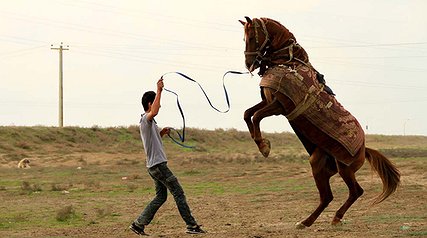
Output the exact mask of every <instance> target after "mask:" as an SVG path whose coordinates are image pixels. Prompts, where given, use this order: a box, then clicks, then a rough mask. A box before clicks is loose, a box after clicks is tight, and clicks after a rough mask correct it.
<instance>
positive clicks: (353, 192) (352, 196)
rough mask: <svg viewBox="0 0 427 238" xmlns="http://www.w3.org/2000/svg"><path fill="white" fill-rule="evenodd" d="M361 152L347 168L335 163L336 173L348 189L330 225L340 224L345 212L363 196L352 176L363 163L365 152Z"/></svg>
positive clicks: (361, 189)
mask: <svg viewBox="0 0 427 238" xmlns="http://www.w3.org/2000/svg"><path fill="white" fill-rule="evenodd" d="M361 151H362V153H360V152H359V157H358V158H357V159H356V160H355V161H354V162H353V163H352V164H351V165H349V166H347V165H345V164H343V163H341V162H339V161H338V162H337V164H338V172H339V174H340V175H341V177H342V178H343V180H344V182H345V184H346V185H347V187H348V190H349V195H348V198H347V200H346V201H345V203H344V204H343V205H342V206H341V207H340V209H338V211H337V212H336V213H335V217H334V219H333V220H332V225H337V224H341V219H342V218H343V216H344V214H345V212H346V211H347V210H348V209H349V208H350V206H351V205H353V203H354V202H355V201H356V200H357V199H358V198H359V197H360V196H362V194H363V188H362V187H361V186H360V185H359V183H358V182H357V181H356V176H355V174H354V173H356V171H357V170H359V168H360V167H361V166H362V165H363V162H364V154H365V151H364V150H363V149H361Z"/></svg>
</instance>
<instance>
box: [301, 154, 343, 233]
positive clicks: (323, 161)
mask: <svg viewBox="0 0 427 238" xmlns="http://www.w3.org/2000/svg"><path fill="white" fill-rule="evenodd" d="M310 165H311V170H312V173H313V177H314V181H315V182H316V186H317V189H318V190H319V195H320V204H319V206H318V207H317V208H316V210H314V212H313V213H312V214H311V215H310V216H309V217H307V219H305V220H304V221H302V222H298V223H297V224H296V227H297V228H298V229H303V228H305V227H309V226H311V225H312V224H313V223H314V222H315V221H316V219H317V218H318V217H319V216H320V214H321V213H322V212H323V210H325V208H326V207H327V206H328V205H329V203H330V202H331V201H332V200H333V199H334V196H333V195H332V191H331V186H330V184H329V179H330V178H331V177H332V176H333V175H334V174H336V173H337V166H336V162H335V159H334V158H332V157H331V156H329V155H328V154H326V153H325V152H324V151H323V150H321V149H319V148H316V149H315V150H314V152H313V154H312V155H311V156H310Z"/></svg>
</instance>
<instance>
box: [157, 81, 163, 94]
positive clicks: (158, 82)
mask: <svg viewBox="0 0 427 238" xmlns="http://www.w3.org/2000/svg"><path fill="white" fill-rule="evenodd" d="M164 87H165V85H164V84H163V78H160V79H159V81H157V92H161V91H162V90H163V88H164Z"/></svg>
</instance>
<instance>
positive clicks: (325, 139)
mask: <svg viewBox="0 0 427 238" xmlns="http://www.w3.org/2000/svg"><path fill="white" fill-rule="evenodd" d="M240 22H241V23H242V24H243V26H244V32H245V43H246V49H245V64H246V67H247V68H248V70H249V71H250V72H252V71H254V70H255V69H257V68H259V75H260V76H262V79H261V83H260V86H261V98H262V101H261V102H260V103H258V104H256V105H255V106H253V107H251V108H249V109H248V110H246V111H245V114H244V119H245V122H246V124H247V125H248V128H249V132H250V134H251V136H252V138H253V139H254V141H255V143H256V144H257V146H258V148H259V150H260V152H261V153H262V154H263V155H264V157H268V155H269V153H270V147H271V146H270V142H269V141H268V140H267V139H265V138H263V137H262V135H261V131H260V125H259V124H260V121H261V120H262V119H263V118H265V117H269V116H272V115H284V116H286V117H287V119H288V120H289V124H290V125H291V127H292V128H293V130H294V132H295V134H296V135H297V136H298V138H299V139H300V141H301V142H302V144H303V145H304V147H305V149H306V150H307V152H308V153H309V155H310V158H309V161H310V165H311V168H312V174H313V177H314V180H315V182H316V186H317V189H318V191H319V194H320V204H319V205H318V207H317V208H316V209H315V210H314V212H313V213H312V214H311V215H310V216H309V217H307V218H306V219H305V220H303V221H301V222H298V223H297V224H296V227H297V228H299V229H302V228H305V227H309V226H311V225H312V224H313V223H314V222H315V221H316V219H317V218H318V217H319V215H320V214H321V213H322V211H323V210H324V209H325V208H326V207H327V206H328V204H329V203H330V202H331V201H332V199H333V195H332V191H331V187H330V183H329V180H330V178H331V177H332V176H333V175H335V174H336V173H339V175H340V176H341V177H342V179H343V180H344V182H345V183H346V185H347V187H348V189H349V196H348V198H347V201H345V203H344V204H343V205H342V206H341V207H340V208H339V209H338V211H337V212H336V213H335V216H334V218H333V220H332V224H333V225H336V224H340V223H341V219H342V218H343V216H344V214H345V212H346V211H347V210H348V209H349V208H350V206H351V205H352V204H353V203H354V202H355V201H356V200H357V199H358V198H359V197H360V196H361V195H362V194H363V189H362V187H361V186H360V185H359V183H358V182H357V181H356V177H355V173H356V171H358V170H359V169H360V167H361V166H362V165H363V163H364V161H365V158H366V159H367V160H368V161H369V163H370V165H371V167H372V168H373V169H374V170H375V171H376V172H377V174H378V175H379V176H380V178H381V180H382V183H383V191H382V193H381V194H380V195H379V196H378V197H377V198H376V200H375V202H374V203H379V202H382V201H383V200H384V199H386V198H387V197H388V196H390V195H391V194H392V193H393V192H394V191H395V190H396V188H397V187H398V185H399V183H400V172H399V171H398V169H397V168H396V167H395V166H394V165H393V163H392V162H391V161H390V160H388V159H387V158H386V157H385V156H384V155H382V154H381V153H380V152H378V151H376V150H373V149H370V148H367V147H365V136H364V132H363V129H362V128H361V126H360V124H359V123H358V121H357V120H356V118H354V117H353V116H352V115H351V114H350V113H349V112H348V111H346V110H345V109H344V108H343V107H342V106H341V104H340V103H339V102H338V101H337V100H336V99H335V97H334V94H333V93H332V91H331V90H330V89H329V88H328V87H327V86H326V85H325V82H324V80H323V77H322V75H320V74H319V73H318V72H317V71H316V70H315V69H314V67H313V66H312V65H311V64H310V62H309V59H308V55H307V53H306V52H305V50H304V49H303V48H302V47H301V46H300V45H299V44H298V43H297V41H296V39H295V37H294V36H293V34H292V33H291V32H289V30H288V29H286V28H285V27H284V26H283V25H281V24H280V23H279V22H277V21H274V20H272V19H268V18H259V19H257V18H254V19H250V18H249V17H246V22H245V21H240Z"/></svg>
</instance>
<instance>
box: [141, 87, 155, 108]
mask: <svg viewBox="0 0 427 238" xmlns="http://www.w3.org/2000/svg"><path fill="white" fill-rule="evenodd" d="M155 98H156V93H155V92H153V91H148V92H145V93H144V95H143V96H142V99H141V103H142V106H143V107H144V111H147V110H148V103H153V102H154V99H155Z"/></svg>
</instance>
